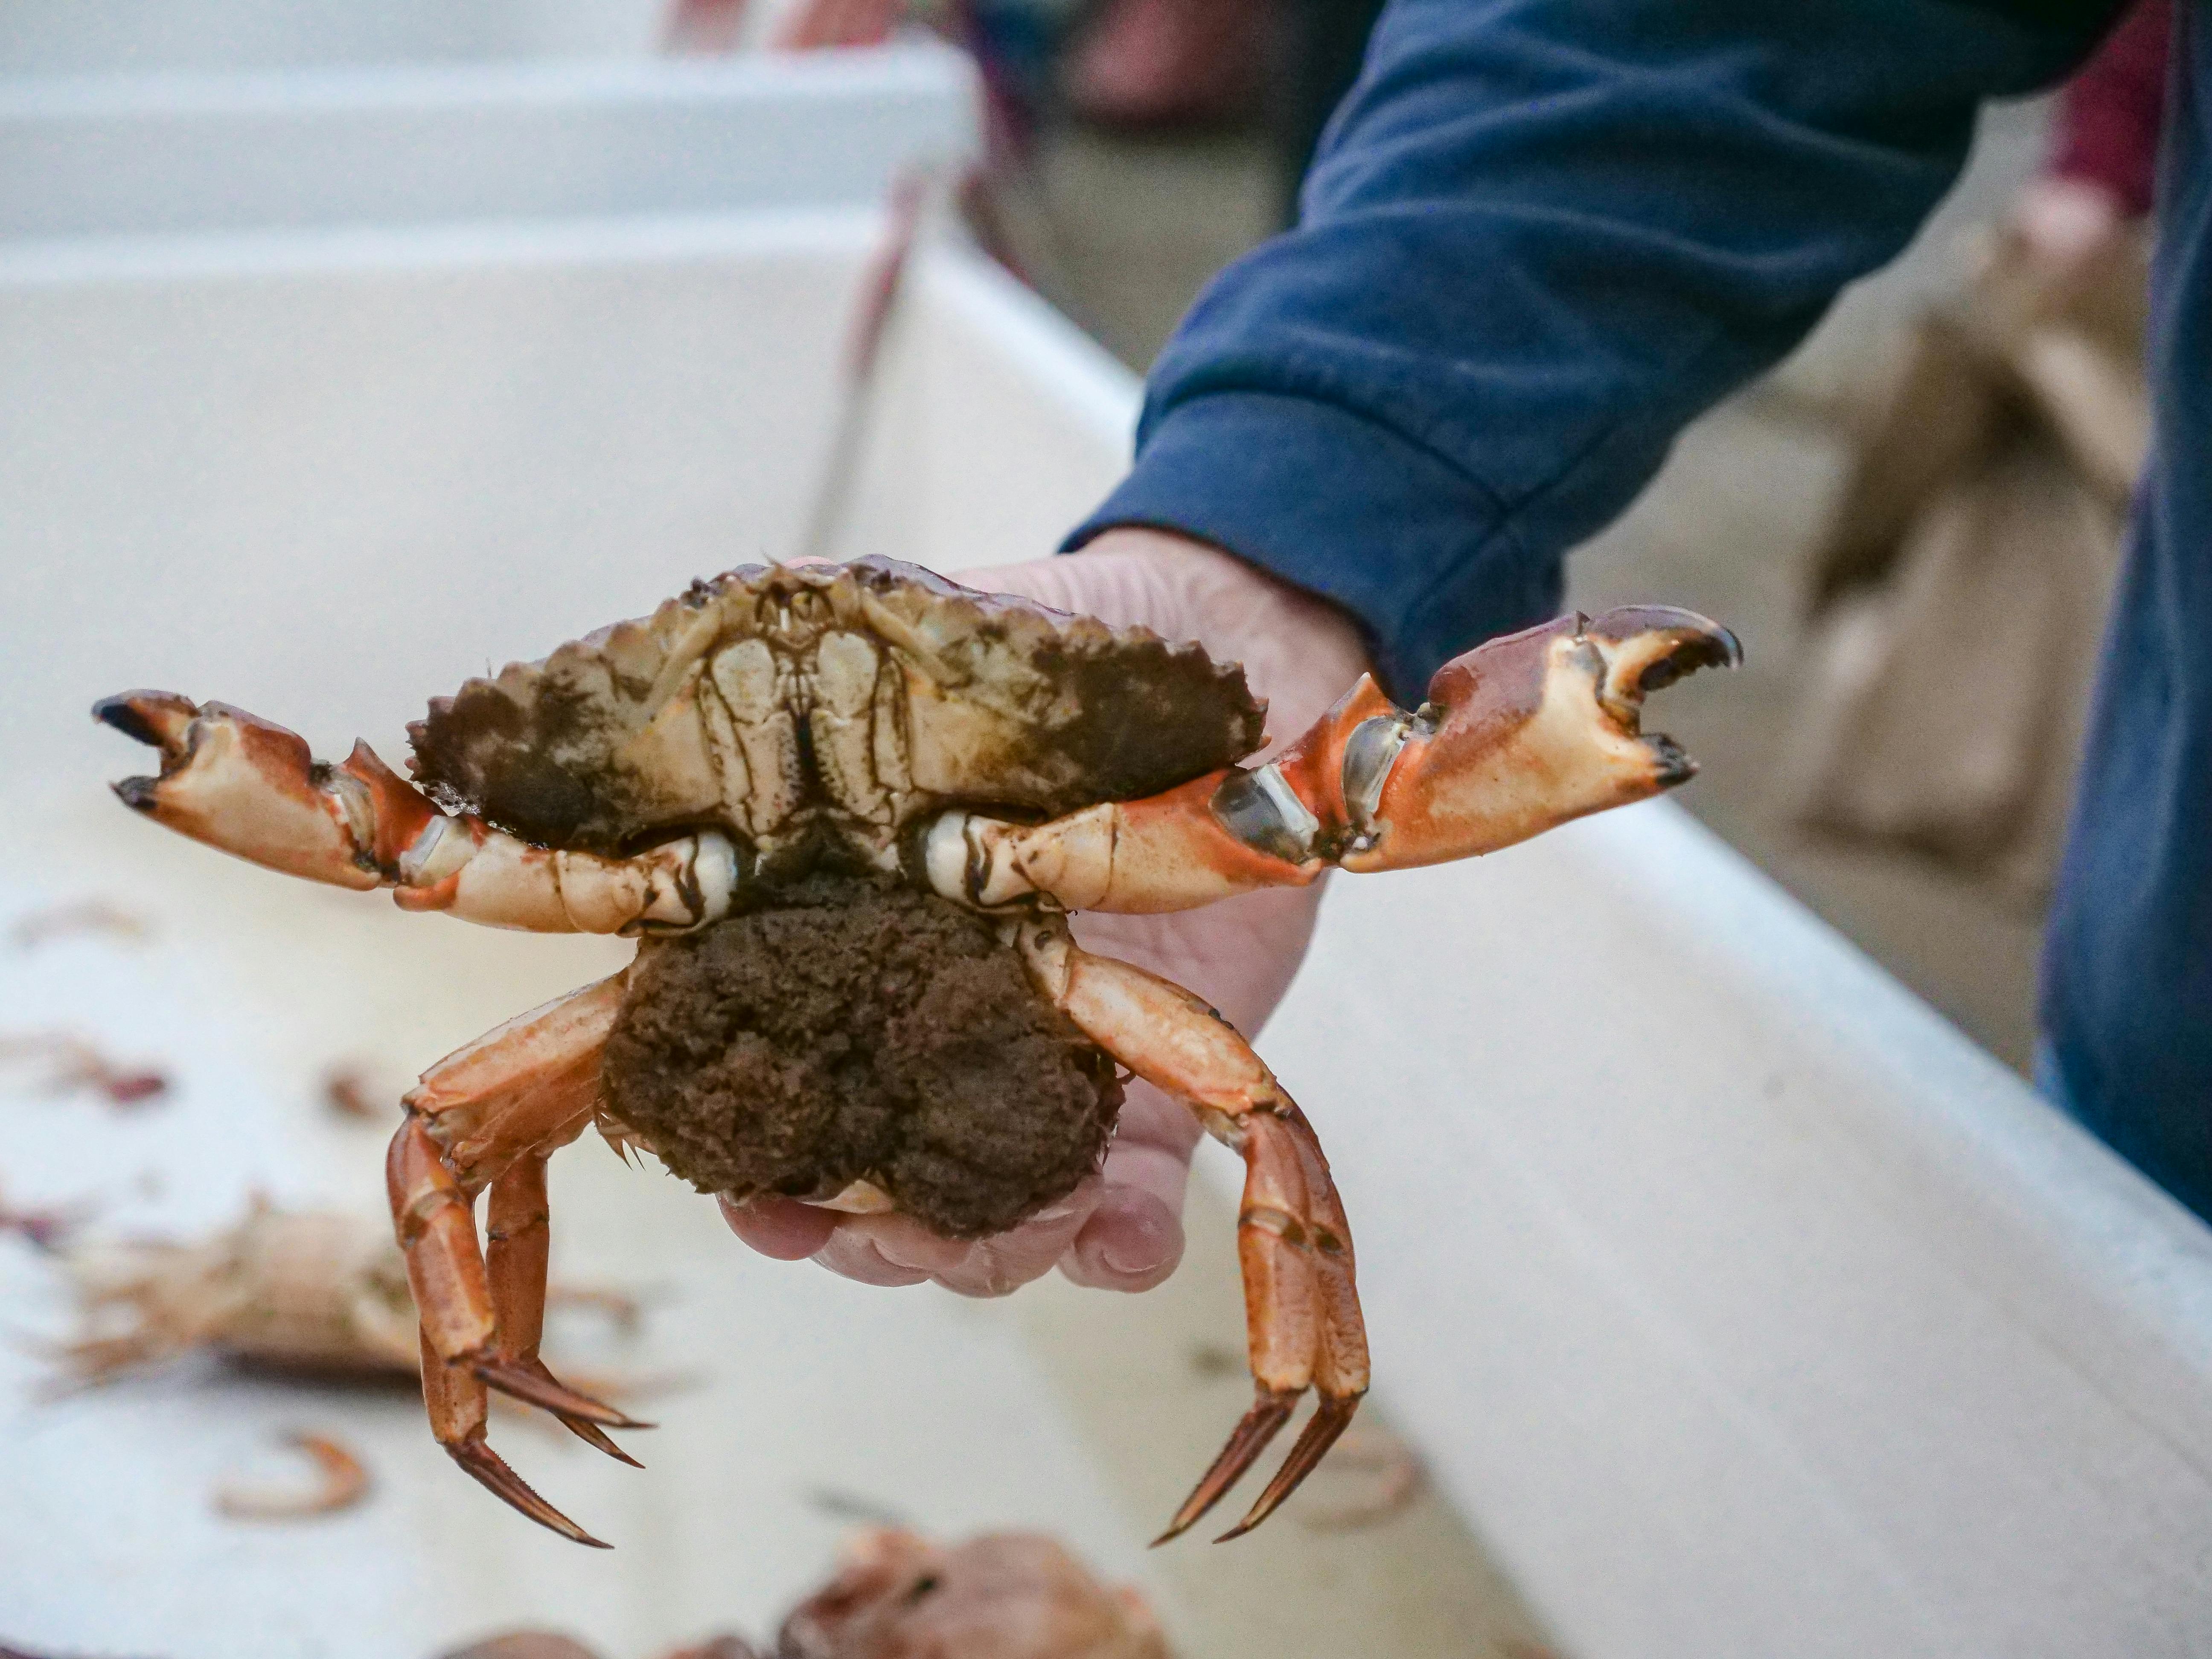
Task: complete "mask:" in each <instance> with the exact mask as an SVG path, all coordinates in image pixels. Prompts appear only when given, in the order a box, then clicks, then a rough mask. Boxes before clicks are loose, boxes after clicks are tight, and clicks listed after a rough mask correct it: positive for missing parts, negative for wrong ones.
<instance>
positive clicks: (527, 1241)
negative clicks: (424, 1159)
mask: <svg viewBox="0 0 2212 1659" xmlns="http://www.w3.org/2000/svg"><path fill="white" fill-rule="evenodd" d="M586 1121H587V1120H586V1119H584V1118H578V1119H576V1120H575V1121H574V1125H573V1126H572V1127H573V1128H574V1130H575V1131H578V1132H580V1131H581V1130H582V1129H583V1127H585V1125H586ZM552 1151H553V1148H552V1146H550V1143H549V1144H545V1145H541V1146H537V1147H535V1148H533V1149H532V1151H530V1152H527V1153H526V1154H525V1155H524V1156H522V1157H520V1158H517V1159H515V1160H514V1162H513V1163H512V1164H508V1165H507V1169H506V1170H505V1171H504V1172H502V1173H501V1175H500V1176H498V1178H497V1179H495V1181H493V1182H492V1183H491V1192H490V1194H489V1196H488V1197H487V1198H486V1200H485V1203H484V1270H485V1274H486V1277H487V1279H488V1280H489V1285H490V1291H491V1307H492V1317H493V1320H494V1322H495V1325H496V1327H497V1330H498V1339H497V1340H498V1349H497V1353H496V1359H495V1363H496V1367H497V1369H498V1370H501V1371H502V1372H509V1373H520V1375H521V1376H524V1377H526V1378H527V1379H528V1380H529V1381H531V1382H533V1383H545V1384H550V1386H551V1387H553V1388H556V1389H565V1385H564V1384H563V1383H562V1382H561V1380H560V1379H559V1378H558V1377H556V1376H554V1375H553V1373H552V1372H551V1371H550V1370H548V1369H547V1367H546V1364H545V1362H544V1360H543V1359H542V1358H539V1357H538V1344H539V1342H540V1341H542V1340H544V1334H545V1280H546V1273H547V1268H548V1267H549V1265H550V1255H551V1247H552V1242H553V1215H552V1210H551V1207H550V1206H549V1205H548V1204H547V1202H546V1198H545V1164H546V1160H547V1159H548V1158H550V1156H551V1153H552ZM548 1409H551V1410H553V1414H554V1415H555V1416H556V1417H557V1418H559V1419H561V1421H562V1423H563V1424H564V1425H567V1427H568V1431H569V1432H570V1433H571V1434H574V1436H575V1437H577V1438H578V1439H579V1440H581V1441H582V1442H583V1443H585V1444H586V1445H588V1446H592V1447H593V1448H596V1449H598V1450H600V1451H603V1452H605V1454H606V1455H608V1456H610V1457H611V1458H613V1459H614V1460H615V1461H616V1462H621V1463H627V1464H629V1466H630V1468H634V1469H639V1468H644V1467H645V1466H644V1465H643V1464H642V1463H641V1462H638V1461H637V1459H635V1457H632V1456H631V1455H629V1453H628V1452H626V1451H624V1450H623V1449H622V1448H621V1447H620V1446H617V1444H615V1443H614V1442H613V1441H612V1440H611V1439H609V1438H608V1437H607V1435H606V1432H605V1430H603V1429H601V1428H599V1426H598V1425H596V1424H594V1423H592V1422H591V1421H590V1420H589V1419H586V1418H581V1417H578V1416H577V1415H575V1413H573V1412H563V1411H561V1410H558V1409H556V1408H551V1407H549V1408H548Z"/></svg>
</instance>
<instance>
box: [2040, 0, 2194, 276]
mask: <svg viewBox="0 0 2212 1659" xmlns="http://www.w3.org/2000/svg"><path fill="white" fill-rule="evenodd" d="M2172 40H2173V7H2172V0H2138V3H2137V4H2136V5H2135V6H2134V7H2133V8H2132V9H2130V10H2129V11H2128V13H2127V15H2125V16H2124V17H2123V18H2122V19H2121V20H2120V21H2119V23H2118V25H2117V26H2116V27H2114V28H2113V30H2112V33H2111V34H2109V35H2108V36H2106V40H2105V42H2104V44H2103V45H2102V46H2099V47H2098V48H2097V51H2096V53H2095V55H2094V56H2093V57H2092V58H2090V59H2089V61H2088V62H2087V64H2083V65H2082V66H2081V71H2080V72H2079V73H2078V74H2076V75H2075V76H2074V78H2073V79H2072V80H2070V81H2069V82H2067V83H2066V86H2065V88H2064V90H2063V91H2062V92H2061V93H2060V94H2059V98H2058V108H2057V117H2056V120H2055V122H2054V124H2053V125H2054V131H2053V143H2052V145H2051V155H2050V158H2049V159H2048V161H2046V162H2045V166H2044V168H2043V172H2042V173H2041V175H2040V176H2039V177H2038V178H2037V179H2035V181H2034V182H2033V183H2032V184H2030V185H2028V186H2027V189H2026V190H2024V191H2021V198H2020V200H2019V202H2018V203H2017V204H2015V206H2014V209H2013V212H2012V229H2013V231H2014V233H2015V234H2016V235H2017V236H2018V237H2019V238H2020V240H2021V243H2022V244H2023V245H2024V246H2025V247H2026V248H2027V252H2029V253H2030V254H2031V255H2033V257H2034V258H2037V259H2038V260H2039V261H2040V262H2041V263H2042V264H2045V266H2047V267H2048V268H2049V269H2050V270H2052V271H2053V272H2054V273H2055V274H2058V275H2062V276H2063V274H2066V273H2069V272H2072V271H2074V270H2079V269H2081V267H2083V266H2085V265H2087V264H2089V263H2090V262H2092V261H2093V260H2094V259H2095V258H2097V257H2098V256H2100V254H2102V253H2104V252H2106V251H2107V250H2109V249H2110V248H2111V247H2112V245H2113V244H2114V242H2115V241H2116V240H2118V238H2119V237H2120V236H2121V235H2122V234H2124V233H2125V231H2126V229H2127V228H2128V226H2129V225H2130V224H2131V223H2133V222H2136V221H2138V220H2141V219H2142V218H2143V217H2144V216H2146V215H2148V213H2149V212H2150V210H2151V202H2152V196H2153V192H2154V187H2155V185H2156V182H2157V179H2156V174H2157V171H2158V139H2159V130H2160V127H2161V126H2162V125H2164V120H2165V114H2166V73H2167V49H2168V47H2169V46H2171V45H2172Z"/></svg>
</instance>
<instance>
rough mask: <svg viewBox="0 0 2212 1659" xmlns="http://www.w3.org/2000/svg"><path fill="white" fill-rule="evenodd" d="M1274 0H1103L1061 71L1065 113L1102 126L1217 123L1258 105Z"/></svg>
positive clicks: (1245, 114) (1227, 121) (1244, 115)
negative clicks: (1067, 109)
mask: <svg viewBox="0 0 2212 1659" xmlns="http://www.w3.org/2000/svg"><path fill="white" fill-rule="evenodd" d="M1275 16H1276V8H1275V5H1274V4H1273V0H1104V3H1103V5H1101V6H1100V7H1099V9H1098V10H1097V15H1095V16H1093V17H1092V18H1091V21H1090V22H1089V24H1088V25H1087V26H1086V27H1085V28H1084V29H1083V30H1082V31H1081V32H1080V33H1079V34H1078V36H1077V37H1076V39H1075V40H1074V42H1073V46H1071V48H1070V50H1069V55H1068V58H1067V62H1066V65H1065V67H1064V69H1063V70H1062V73H1061V77H1060V79H1061V87H1062V89H1063V93H1064V95H1065V96H1066V100H1067V106H1068V108H1069V110H1070V111H1071V112H1073V113H1074V114H1075V115H1076V116H1078V117H1079V118H1081V119H1083V120H1086V121H1090V122H1092V123H1094V124H1096V125H1101V126H1111V127H1123V128H1135V129H1146V130H1155V131H1157V130H1159V129H1164V128H1185V127H1212V126H1223V125H1229V124H1231V123H1234V122H1237V121H1239V120H1242V119H1244V118H1248V117H1249V116H1250V115H1251V114H1252V113H1253V112H1254V111H1255V109H1256V108H1257V107H1258V106H1259V102H1260V98H1261V88H1262V87H1263V86H1264V85H1265V83H1266V70H1267V64H1268V59H1269V57H1270V54H1271V51H1272V37H1273V27H1274V23H1275Z"/></svg>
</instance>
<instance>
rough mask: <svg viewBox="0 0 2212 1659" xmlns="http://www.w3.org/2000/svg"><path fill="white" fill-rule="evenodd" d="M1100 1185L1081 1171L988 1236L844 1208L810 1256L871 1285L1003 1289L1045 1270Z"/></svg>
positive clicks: (965, 1291)
mask: <svg viewBox="0 0 2212 1659" xmlns="http://www.w3.org/2000/svg"><path fill="white" fill-rule="evenodd" d="M1102 1190H1103V1188H1102V1186H1101V1183H1100V1182H1099V1181H1098V1178H1097V1176H1091V1177H1088V1178H1086V1179H1085V1181H1084V1182H1083V1184H1082V1185H1080V1186H1079V1187H1078V1188H1076V1189H1075V1190H1074V1191H1073V1192H1072V1193H1070V1194H1068V1195H1067V1196H1066V1198H1063V1199H1060V1200H1058V1201H1057V1202H1055V1203H1054V1204H1051V1205H1048V1206H1046V1207H1045V1208H1044V1209H1043V1210H1042V1211H1040V1212H1038V1213H1036V1215H1034V1216H1031V1217H1030V1218H1029V1219H1028V1220H1027V1221H1024V1223H1022V1225H1020V1226H1018V1227H1016V1228H1014V1229H1013V1230H1012V1231H1009V1232H1004V1233H1000V1234H997V1235H996V1236H994V1237H990V1238H981V1239H958V1238H946V1237H943V1236H942V1235H941V1234H939V1233H934V1232H932V1231H930V1230H929V1229H928V1228H927V1227H925V1226H923V1225H921V1223H920V1222H918V1221H916V1220H915V1218H913V1217H911V1216H904V1215H870V1216H848V1217H846V1218H844V1219H843V1220H842V1222H841V1223H840V1224H839V1225H838V1228H837V1231H836V1234H835V1235H834V1236H833V1237H831V1239H830V1240H829V1243H828V1244H827V1245H826V1246H825V1247H824V1248H823V1249H822V1250H820V1251H818V1252H817V1254H816V1255H815V1258H814V1259H815V1260H816V1261H819V1262H820V1263H821V1264H822V1265H823V1267H828V1268H829V1269H830V1270H831V1271H832V1272H834V1273H845V1274H846V1275H847V1276H848V1277H849V1278H854V1279H860V1280H861V1281H862V1282H864V1283H866V1284H870V1285H918V1284H920V1283H921V1282H922V1280H924V1279H931V1280H934V1281H935V1282H936V1283H937V1284H939V1285H943V1286H944V1287H945V1289H946V1290H948V1291H957V1292H958V1293H959V1294H960V1295H962V1296H976V1297H992V1296H1005V1295H1006V1294H1007V1293H1008V1292H1010V1291H1015V1290H1018V1289H1019V1288H1020V1287H1021V1286H1022V1285H1026V1284H1028V1283H1029V1282H1030V1280H1031V1279H1040V1278H1042V1277H1043V1276H1044V1274H1045V1273H1048V1272H1050V1271H1051V1269H1052V1265H1053V1263H1054V1262H1055V1261H1058V1260H1059V1259H1060V1255H1061V1254H1062V1253H1063V1252H1064V1251H1066V1249H1067V1246H1068V1244H1069V1243H1071V1242H1072V1241H1073V1239H1074V1237H1075V1235H1076V1234H1077V1232H1079V1231H1080V1230H1081V1228H1082V1226H1083V1224H1084V1223H1085V1221H1086V1220H1088V1219H1089V1218H1090V1216H1091V1211H1092V1210H1093V1209H1095V1208H1096V1207H1097V1203H1098V1199H1099V1195H1100V1193H1101V1192H1102Z"/></svg>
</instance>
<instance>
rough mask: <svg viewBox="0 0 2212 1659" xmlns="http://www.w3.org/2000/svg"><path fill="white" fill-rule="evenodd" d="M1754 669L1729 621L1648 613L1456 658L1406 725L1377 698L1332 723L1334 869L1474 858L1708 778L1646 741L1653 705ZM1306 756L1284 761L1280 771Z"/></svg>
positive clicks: (1570, 621)
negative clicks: (1667, 693) (1730, 671)
mask: <svg viewBox="0 0 2212 1659" xmlns="http://www.w3.org/2000/svg"><path fill="white" fill-rule="evenodd" d="M1742 660H1743V647H1741V645H1739V644H1738V643H1737V642H1736V638H1735V635H1733V634H1731V633H1729V631H1728V629H1725V628H1723V627H1722V626H1721V625H1720V624H1719V623H1714V622H1709V621H1707V620H1706V619H1705V617H1700V616H1698V615H1695V614H1694V613H1692V612H1691V611H1676V610H1673V609H1670V608H1667V607H1662V606H1656V605H1638V606H1632V607H1625V608H1623V609H1621V610H1618V611H1607V612H1606V613H1605V614H1604V615H1603V616H1601V617H1581V616H1570V617H1560V618H1559V620H1558V621H1557V622H1553V623H1547V624H1546V625H1544V626H1543V627H1541V628H1532V629H1528V630H1526V631H1525V632H1523V633H1519V634H1514V635H1509V636H1507V637H1506V638H1504V639H1501V640H1493V641H1491V642H1490V643H1489V644H1487V645H1485V646H1482V647H1479V648H1478V649H1476V650H1474V651H1470V652H1468V653H1467V654H1466V655H1465V656H1462V657H1455V658H1454V659H1452V660H1451V661H1450V662H1448V663H1446V664H1445V665H1443V667H1442V668H1441V669H1439V670H1437V675H1436V678H1434V679H1432V680H1431V681H1430V682H1429V699H1428V702H1425V704H1423V705H1422V707H1421V708H1420V709H1419V711H1418V712H1417V713H1415V714H1413V715H1412V716H1411V717H1410V718H1408V717H1407V716H1406V715H1405V714H1401V713H1400V712H1399V711H1397V710H1395V709H1391V708H1389V707H1388V705H1387V704H1383V699H1382V697H1381V696H1380V694H1379V693H1376V694H1373V695H1374V700H1375V702H1376V703H1377V704H1381V705H1382V706H1381V707H1378V708H1376V710H1375V712H1374V713H1373V714H1368V715H1366V716H1365V717H1364V718H1361V719H1359V720H1357V722H1356V723H1347V722H1346V721H1345V720H1341V719H1336V720H1324V721H1323V723H1322V726H1321V727H1318V728H1316V733H1315V734H1314V735H1315V736H1317V737H1318V736H1322V735H1323V734H1324V733H1326V734H1327V736H1328V738H1332V739H1334V741H1330V742H1327V743H1325V744H1323V745H1322V746H1323V747H1325V748H1327V749H1329V750H1334V753H1333V754H1331V755H1330V756H1329V759H1330V761H1331V762H1332V763H1333V764H1332V765H1331V766H1330V767H1329V770H1330V771H1331V772H1334V774H1335V775H1334V776H1333V777H1328V778H1326V779H1315V780H1314V782H1315V783H1316V785H1319V786H1320V787H1321V789H1323V790H1326V789H1328V786H1329V785H1334V790H1329V791H1328V793H1335V794H1336V795H1337V799H1334V800H1331V801H1329V802H1328V805H1329V806H1332V807H1335V808H1336V809H1337V810H1338V812H1340V814H1341V817H1340V822H1341V823H1342V824H1343V827H1344V829H1346V830H1348V831H1349V832H1350V842H1349V845H1348V846H1347V847H1346V850H1345V851H1344V853H1343V854H1341V855H1340V858H1339V860H1338V862H1340V864H1341V865H1342V866H1343V867H1344V868H1346V869H1347V870H1395V869H1404V868H1406V867H1407V866H1413V865H1421V864H1437V863H1442V862H1443V861H1444V860H1448V859H1460V858H1468V857H1471V856H1473V855H1474V854H1479V853H1488V852H1493V851H1495V850H1496V849H1498V848H1501V847H1510V845H1512V844H1513V843H1514V842H1517V841H1523V840H1526V839H1527V838H1528V836H1533V835H1535V834H1537V833H1538V832H1540V831H1541V830H1545V829H1550V828H1552V827H1553V825H1555V824H1559V823H1565V822H1566V821H1567V820H1569V819H1570V818H1578V817H1583V815H1584V814H1585V813H1589V812H1596V811H1602V810H1603V809H1605V808H1606V807H1608V806H1621V805H1626V804H1627V803H1629V802H1630V801H1635V800H1641V799H1644V798H1645V797H1646V796H1649V795H1656V794H1657V793H1659V792H1660V791H1662V789H1670V788H1672V787H1674V786H1675V785H1676V784H1679V783H1681V782H1684V781H1686V780H1688V779H1689V778H1691V777H1692V776H1693V775H1695V774H1696V772H1697V766H1696V764H1695V763H1693V762H1692V760H1691V759H1690V757H1688V756H1687V755H1686V754H1684V753H1683V752H1682V750H1681V749H1680V746H1678V745H1677V744H1675V742H1674V739H1673V738H1668V737H1667V736H1665V735H1664V734H1663V733H1656V732H1654V733H1646V732H1644V730H1643V726H1642V715H1643V707H1644V696H1646V694H1648V693H1650V692H1652V691H1656V690H1659V689H1660V688H1662V686H1667V685H1671V684H1674V682H1675V681H1676V680H1678V679H1680V678H1682V677H1683V676H1684V675H1686V674H1689V673H1692V672H1694V671H1696V670H1698V669H1700V668H1712V667H1725V668H1733V667H1735V666H1736V665H1738V664H1739V663H1741V661H1742ZM1361 690H1368V688H1367V686H1366V685H1365V684H1364V683H1363V684H1362V687H1361ZM1359 695H1360V693H1359V692H1358V691H1355V692H1354V693H1353V696H1352V698H1351V699H1347V702H1357V701H1358V697H1359ZM1342 707H1343V706H1341V705H1340V708H1342ZM1344 712H1345V713H1346V714H1352V713H1354V712H1355V711H1354V710H1352V709H1351V708H1344ZM1306 747H1307V745H1306V744H1301V745H1300V750H1305V749H1306ZM1308 758H1310V757H1309V756H1307V755H1305V754H1300V755H1297V756H1294V757H1285V763H1284V771H1285V773H1286V774H1290V773H1293V772H1294V771H1296V770H1297V769H1298V762H1299V761H1300V760H1301V759H1308ZM1301 793H1303V792H1301ZM1317 793H1319V791H1317ZM1323 816H1324V817H1328V816H1330V815H1329V814H1326V813H1325V814H1324V815H1323Z"/></svg>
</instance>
